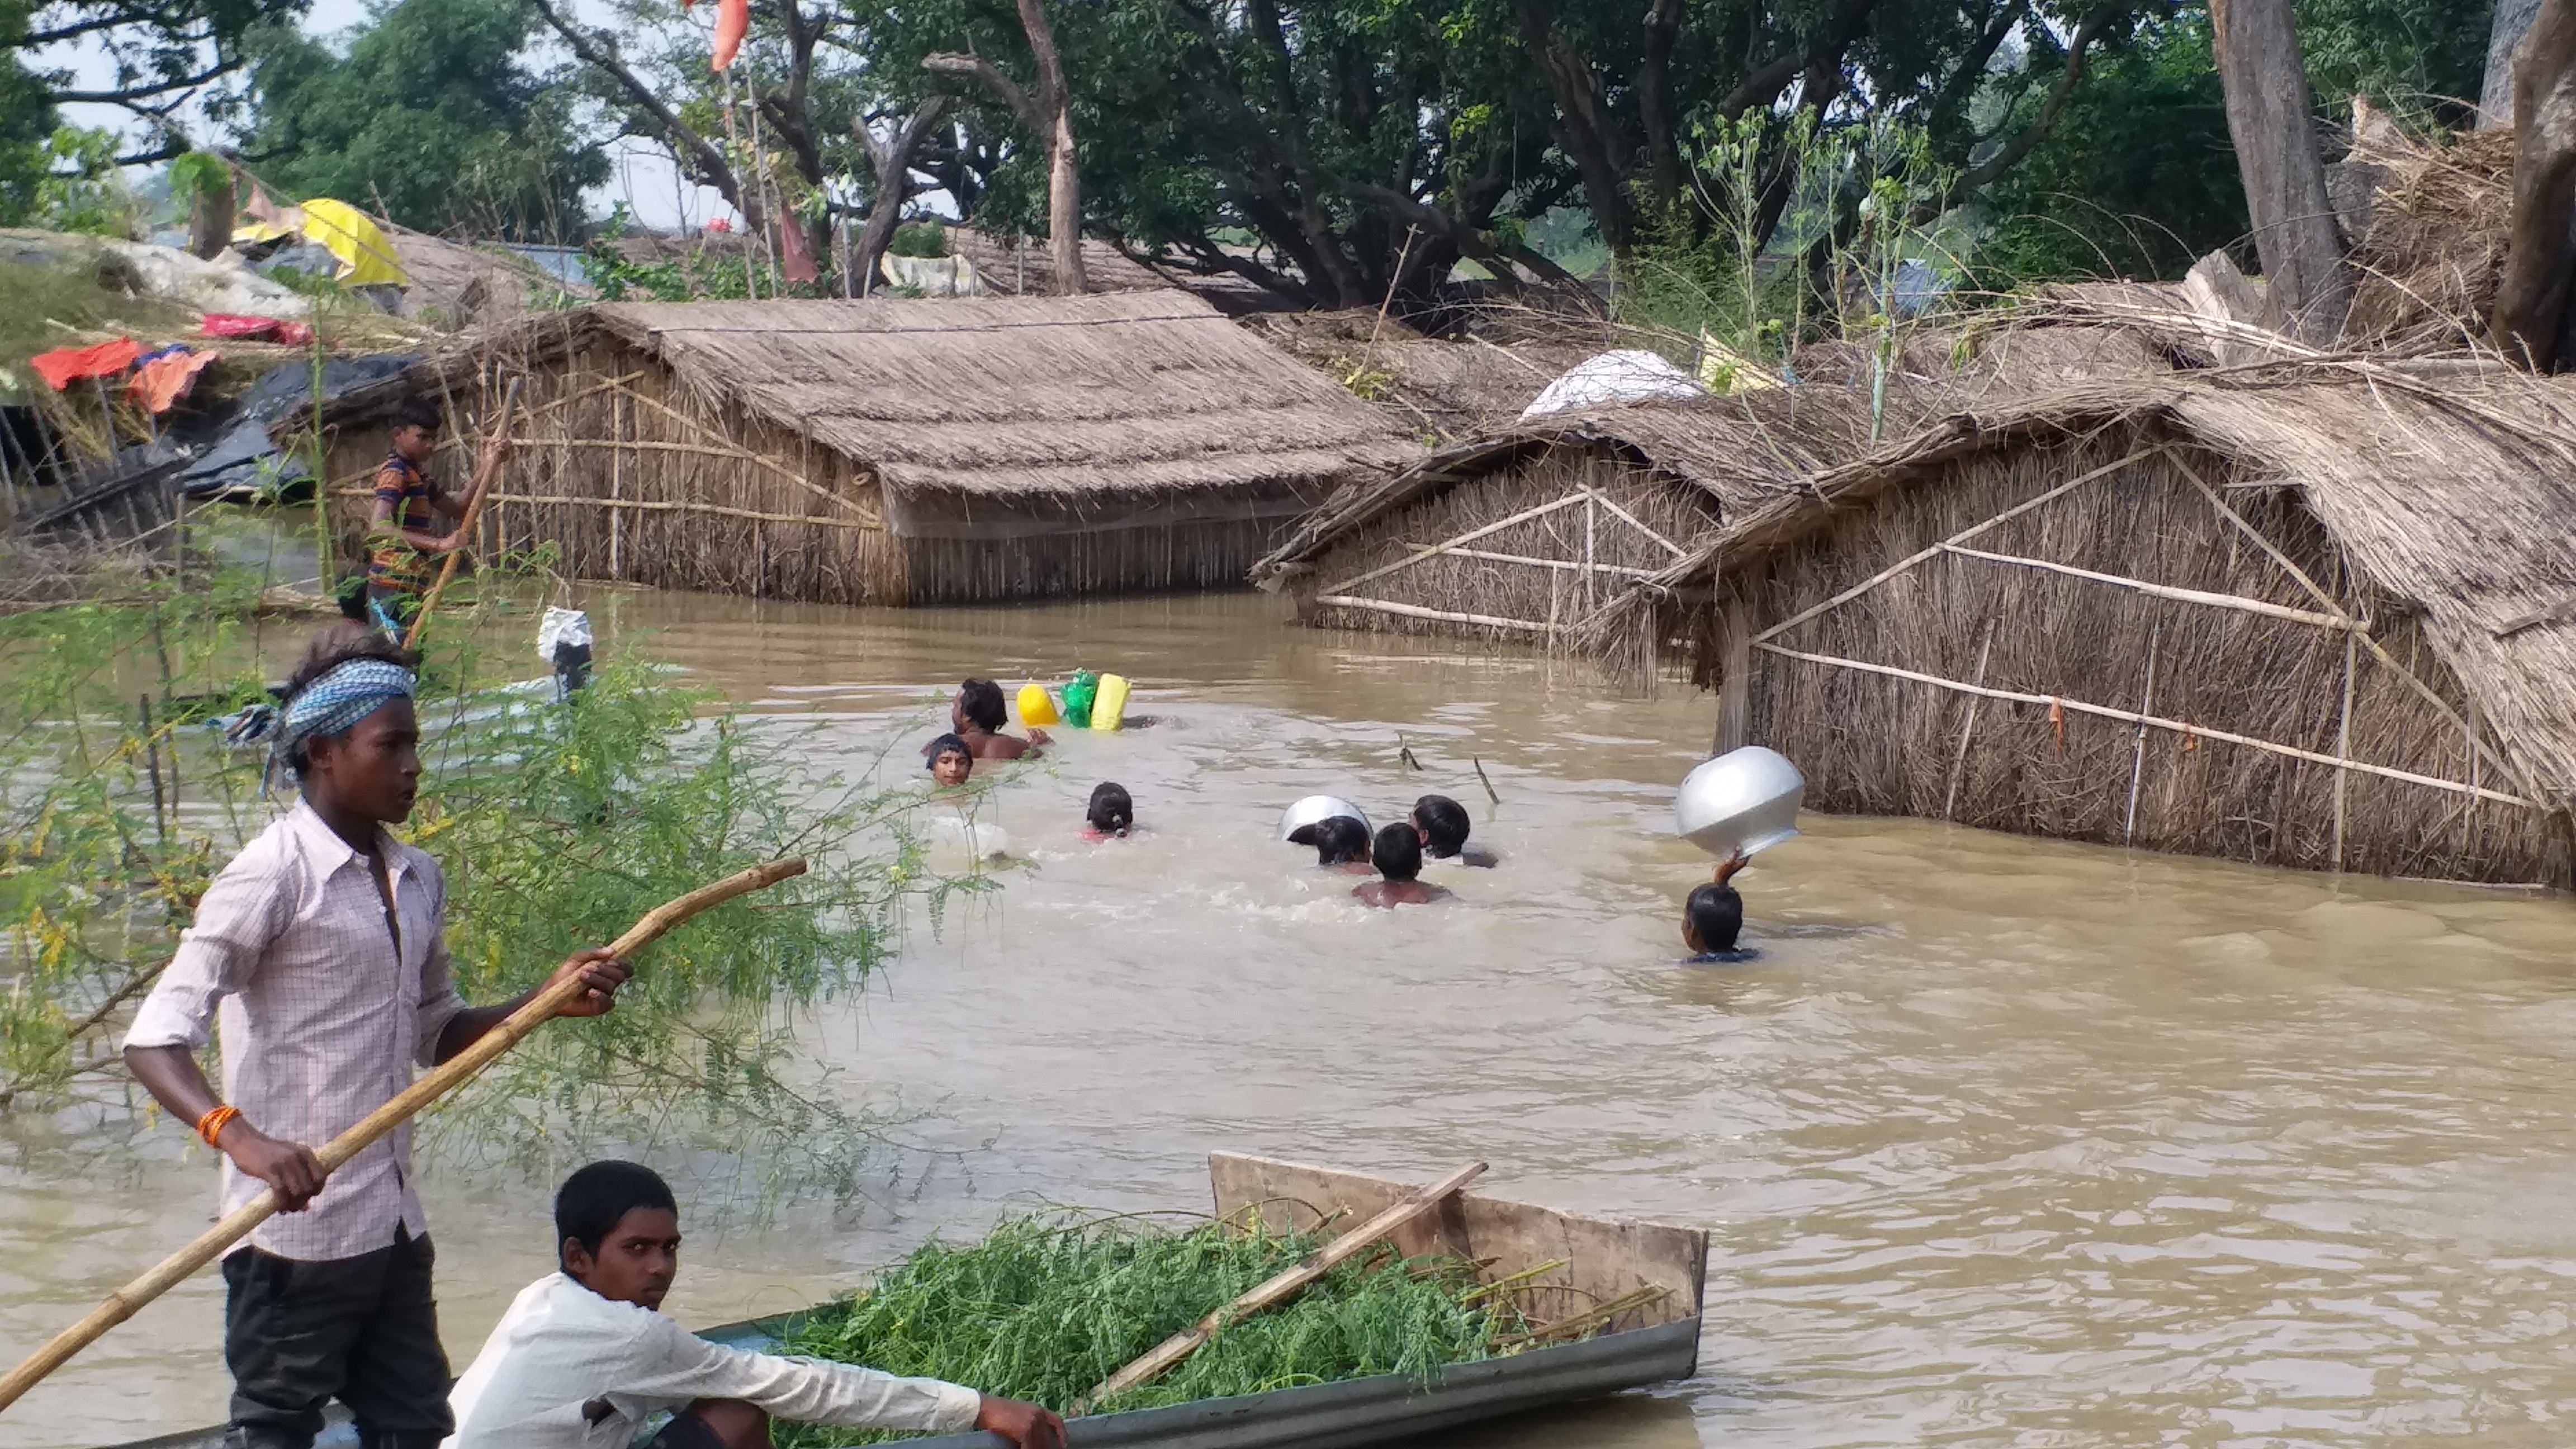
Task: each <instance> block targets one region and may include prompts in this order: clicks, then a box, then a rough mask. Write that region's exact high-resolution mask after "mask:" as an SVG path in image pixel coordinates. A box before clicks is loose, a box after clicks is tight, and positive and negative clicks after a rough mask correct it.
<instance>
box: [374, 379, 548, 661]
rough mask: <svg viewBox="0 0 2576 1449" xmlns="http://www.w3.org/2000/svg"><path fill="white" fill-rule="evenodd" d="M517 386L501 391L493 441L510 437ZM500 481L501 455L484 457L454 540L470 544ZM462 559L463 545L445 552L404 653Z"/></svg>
mask: <svg viewBox="0 0 2576 1449" xmlns="http://www.w3.org/2000/svg"><path fill="white" fill-rule="evenodd" d="M519 382H520V379H518V378H515V377H514V378H511V379H510V385H509V386H508V387H506V388H504V389H502V391H501V420H500V422H499V423H498V424H497V425H496V426H495V427H494V428H493V430H492V434H491V436H493V437H496V438H507V437H509V436H510V415H511V414H512V413H513V412H515V411H517V409H518V406H519ZM500 478H501V455H499V454H497V453H493V454H486V455H485V456H484V459H483V466H482V467H480V468H477V469H475V470H474V482H473V485H472V486H471V487H469V488H467V489H466V491H465V516H464V517H463V518H461V519H458V520H457V523H456V536H457V537H458V538H459V539H461V540H471V539H472V538H473V537H474V524H475V521H476V520H477V519H480V518H481V517H482V516H483V497H484V495H485V494H486V493H488V492H490V491H491V488H492V485H493V484H494V483H497V482H499V481H500ZM464 557H465V545H464V543H462V542H460V543H459V544H458V545H457V546H456V547H455V548H452V549H450V550H448V553H447V562H445V563H443V564H440V565H439V567H438V580H437V582H435V583H433V584H431V585H430V586H429V592H428V593H426V594H423V595H421V599H420V612H419V613H417V614H414V615H412V616H411V627H410V628H409V629H406V630H404V631H403V641H402V642H403V647H404V648H405V649H409V648H411V647H413V646H414V645H416V644H418V643H419V642H420V631H421V628H422V626H424V625H426V624H428V623H429V611H430V610H431V609H433V608H436V607H437V606H438V596H439V595H440V594H443V593H445V592H447V583H448V580H450V579H453V578H455V577H456V565H457V564H458V563H460V562H462V561H463V559H464Z"/></svg>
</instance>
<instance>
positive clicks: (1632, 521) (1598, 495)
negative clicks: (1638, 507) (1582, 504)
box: [1583, 484, 1690, 558]
mask: <svg viewBox="0 0 2576 1449" xmlns="http://www.w3.org/2000/svg"><path fill="white" fill-rule="evenodd" d="M1583 491H1584V492H1586V493H1589V494H1591V495H1592V500H1593V501H1594V502H1595V503H1598V504H1600V505H1601V506H1602V507H1604V508H1607V509H1609V510H1610V511H1611V512H1612V513H1614V514H1616V515H1618V518H1619V521H1620V522H1622V523H1624V524H1626V525H1628V526H1629V527H1630V528H1633V529H1635V530H1637V531H1638V532H1639V533H1642V534H1644V535H1645V536H1646V537H1648V538H1651V539H1653V540H1654V541H1655V542H1657V543H1660V544H1662V545H1663V546H1664V549H1665V551H1666V552H1668V553H1670V554H1671V555H1672V556H1673V557H1675V558H1689V557H1690V550H1689V549H1686V548H1684V547H1682V546H1681V545H1680V544H1678V543H1675V542H1673V541H1672V540H1671V539H1669V538H1666V537H1664V536H1663V535H1662V534H1660V533H1657V532H1655V531H1654V530H1653V529H1651V528H1648V527H1647V526H1646V525H1645V523H1644V522H1643V521H1641V520H1640V519H1639V518H1638V517H1637V515H1635V514H1633V513H1630V512H1629V511H1628V510H1627V509H1624V508H1622V507H1620V506H1619V505H1618V504H1616V503H1613V502H1611V501H1610V495H1609V494H1607V493H1604V492H1602V491H1600V490H1599V489H1597V488H1594V487H1592V486H1591V485H1590V484H1586V485H1584V489H1583Z"/></svg>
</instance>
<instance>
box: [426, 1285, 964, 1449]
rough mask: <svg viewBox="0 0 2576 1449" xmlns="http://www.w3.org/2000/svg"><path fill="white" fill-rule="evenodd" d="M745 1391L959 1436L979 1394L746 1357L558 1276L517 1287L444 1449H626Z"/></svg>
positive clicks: (845, 1423) (839, 1421)
mask: <svg viewBox="0 0 2576 1449" xmlns="http://www.w3.org/2000/svg"><path fill="white" fill-rule="evenodd" d="M695 1399H741V1400H744V1401H745V1402H748V1403H752V1404H757V1405H759V1406H760V1407H761V1408H763V1409H766V1410H768V1411H769V1416H770V1417H771V1418H773V1419H780V1420H785V1421H787V1422H789V1423H797V1424H830V1425H833V1426H836V1427H840V1428H853V1429H915V1430H925V1431H928V1432H930V1433H934V1434H948V1433H954V1432H956V1431H958V1430H960V1429H971V1428H973V1427H974V1426H975V1415H976V1413H977V1411H978V1410H979V1409H981V1408H982V1406H983V1396H982V1395H981V1394H978V1393H976V1392H975V1391H974V1390H973V1389H970V1388H965V1387H963V1386H961V1385H958V1384H951V1383H943V1382H941V1381H940V1380H938V1379H904V1378H896V1377H895V1376H894V1375H892V1374H882V1373H878V1372H877V1371H876V1370H874V1369H864V1368H855V1367H852V1366H851V1365H848V1364H836V1363H817V1362H814V1361H812V1360H809V1359H800V1358H779V1357H777V1356H775V1355H772V1354H765V1353H747V1352H744V1351H743V1350H741V1349H737V1348H726V1347H725V1346H723V1345H722V1344H717V1343H710V1342H708V1341H707V1340H705V1339H703V1338H700V1337H698V1336H697V1335H696V1334H693V1333H691V1332H689V1331H688V1330H687V1329H685V1328H682V1327H681V1326H680V1325H679V1324H677V1323H674V1322H672V1321H671V1320H670V1319H668V1318H665V1317H663V1316H662V1315H661V1314H659V1313H656V1312H654V1311H653V1310H652V1309H649V1308H643V1307H639V1306H637V1305H635V1304H632V1303H619V1302H614V1301H612V1300H610V1299H606V1298H602V1297H600V1296H599V1295H598V1294H596V1293H593V1292H591V1291H590V1290H589V1289H587V1288H584V1287H583V1286H581V1285H580V1284H579V1283H576V1282H574V1281H573V1280H572V1279H570V1278H567V1277H565V1276H564V1275H563V1274H561V1273H549V1274H547V1275H546V1276H545V1277H543V1278H540V1279H538V1280H537V1281H536V1282H534V1283H531V1284H529V1285H528V1286H527V1287H525V1288H523V1289H521V1290H519V1296H518V1297H517V1298H515V1299H513V1300H512V1301H511V1303H510V1311H509V1312H508V1313H505V1314H503V1315H502V1316H501V1322H500V1323H499V1325H498V1326H496V1327H495V1328H494V1329H493V1330H492V1336H491V1337H490V1338H487V1339H485V1340H484V1341H483V1351H482V1352H481V1353H478V1354H476V1355H475V1356H474V1362H473V1364H472V1365H471V1366H470V1367H468V1368H467V1369H466V1370H465V1376H464V1377H463V1378H460V1379H458V1380H457V1381H456V1388H455V1390H454V1392H452V1393H450V1394H449V1395H448V1406H449V1407H450V1408H452V1409H453V1410H454V1411H455V1413H456V1433H455V1434H454V1435H453V1436H452V1437H450V1438H449V1439H448V1441H447V1443H446V1445H445V1446H444V1449H624V1446H625V1445H626V1444H627V1443H628V1441H630V1440H631V1439H633V1438H634V1437H635V1434H636V1432H637V1431H638V1430H639V1429H641V1428H642V1427H643V1424H644V1420H645V1418H646V1417H647V1416H648V1415H650V1414H652V1413H653V1412H654V1411H655V1410H658V1409H673V1410H676V1409H681V1408H685V1407H687V1406H688V1404H689V1403H690V1401H692V1400H695Z"/></svg>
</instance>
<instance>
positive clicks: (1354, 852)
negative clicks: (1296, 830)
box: [1314, 815, 1369, 875]
mask: <svg viewBox="0 0 2576 1449" xmlns="http://www.w3.org/2000/svg"><path fill="white" fill-rule="evenodd" d="M1314 829H1315V864H1317V865H1320V866H1322V867H1324V868H1325V869H1326V870H1338V871H1340V872H1342V873H1343V874H1344V875H1367V874H1368V873H1369V863H1368V860H1369V837H1368V827H1367V826H1365V825H1362V824H1361V823H1359V822H1358V821H1356V820H1353V819H1352V818H1351V817H1349V816H1347V815H1334V816H1330V817H1328V818H1326V819H1323V820H1318V821H1316V822H1315V827H1314Z"/></svg>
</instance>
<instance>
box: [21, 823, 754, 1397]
mask: <svg viewBox="0 0 2576 1449" xmlns="http://www.w3.org/2000/svg"><path fill="white" fill-rule="evenodd" d="M804 873H805V862H804V860H803V859H801V858H797V859H789V860H773V861H771V862H770V863H769V864H767V865H759V866H754V867H752V868H751V869H749V870H746V871H743V872H741V873H739V874H737V875H731V876H727V877H726V878H724V879H723V880H720V881H717V882H716V883H715V884H713V885H708V886H700V887H699V888H698V889H696V890H693V891H691V892H689V893H688V894H687V895H684V896H682V897H680V898H679V899H678V900H674V901H665V902H664V903H662V904H661V905H658V906H655V907H654V908H653V909H652V910H650V911H647V912H645V913H644V915H643V917H642V918H641V919H639V920H637V921H636V923H635V924H634V925H632V926H629V927H628V928H627V929H626V934H625V935H623V936H620V937H618V938H617V939H616V940H615V941H614V942H612V943H610V945H609V948H608V949H609V952H610V953H611V954H612V955H614V956H616V957H617V958H619V959H621V960H623V959H625V958H626V957H629V956H632V955H634V954H635V953H636V952H637V951H640V950H642V949H643V948H644V947H646V946H648V945H650V944H652V942H653V941H654V940H656V939H657V938H659V937H660V936H661V935H662V934H663V933H664V932H666V931H668V930H670V929H671V928H672V927H674V926H677V925H679V924H680V923H681V922H682V921H685V920H687V919H689V918H690V917H691V916H694V915H697V914H698V913H699V912H701V911H705V910H708V909H710V908H712V907H715V906H719V905H722V904H724V903H725V902H726V901H729V900H732V899H733V898H734V897H736V896H741V895H748V894H750V893H751V892H753V891H757V890H767V889H768V888H769V887H771V886H774V885H776V884H778V883H779V882H780V881H783V880H786V879H789V878H790V877H793V876H799V875H803V874H804ZM585 989H586V988H585V987H584V986H583V985H582V982H581V978H580V977H578V976H573V977H568V978H566V979H565V980H563V981H561V982H559V983H557V984H556V985H554V986H553V987H551V988H549V989H548V990H547V991H545V992H544V993H543V994H542V995H540V996H538V997H537V998H536V999H535V1000H533V1001H530V1002H529V1003H528V1004H527V1005H525V1006H522V1007H520V1008H519V1009H518V1010H517V1011H514V1012H512V1013H510V1015H509V1017H508V1019H506V1020H504V1021H503V1022H502V1023H501V1024H500V1025H498V1026H496V1027H494V1028H492V1029H491V1030H490V1031H488V1032H485V1033H484V1034H483V1035H482V1036H481V1037H479V1038H477V1039H476V1040H475V1042H474V1044H473V1045H472V1046H469V1047H467V1048H466V1049H465V1050H463V1051H461V1052H458V1053H457V1054H456V1055H455V1056H453V1057H450V1058H449V1059H448V1060H447V1061H446V1062H445V1063H444V1064H442V1065H441V1066H439V1068H438V1069H437V1070H435V1071H433V1072H431V1073H430V1074H429V1075H427V1076H425V1077H422V1078H421V1079H420V1080H419V1081H416V1082H414V1083H412V1084H411V1085H410V1086H408V1087H406V1088H404V1089H403V1090H402V1091H401V1092H400V1093H398V1094H396V1095H395V1097H394V1099H393V1100H392V1101H390V1102H387V1103H385V1104H384V1105H383V1106H381V1107H378V1108H377V1109H376V1110H374V1111H372V1112H370V1113H368V1114H367V1115H366V1116H365V1117H363V1118H361V1119H359V1121H358V1123H357V1125H356V1126H354V1127H351V1128H350V1129H349V1130H348V1131H346V1132H343V1133H341V1134H340V1135H339V1136H337V1137H334V1138H332V1139H331V1140H330V1142H328V1143H327V1144H325V1145H324V1146H323V1147H322V1148H321V1149H319V1150H318V1151H316V1152H315V1153H314V1154H313V1155H314V1156H315V1157H318V1158H320V1159H321V1162H322V1171H323V1173H324V1174H325V1175H326V1176H327V1175H328V1174H330V1173H333V1172H337V1171H338V1170H339V1169H340V1168H341V1167H343V1166H344V1165H346V1164H347V1163H348V1161H349V1160H350V1159H351V1158H353V1157H356V1156H357V1155H358V1154H359V1153H361V1152H364V1151H366V1150H367V1149H368V1148H370V1147H373V1146H374V1145H375V1144H376V1143H377V1142H378V1141H380V1140H381V1139H382V1138H383V1137H384V1136H385V1135H386V1134H387V1133H389V1132H391V1131H393V1130H394V1129H395V1128H396V1127H399V1126H401V1125H402V1124H403V1123H405V1122H408V1121H410V1120H411V1119H412V1118H413V1117H414V1116H417V1115H418V1114H419V1113H420V1112H421V1110H422V1109H424V1108H426V1107H428V1106H429V1105H430V1104H431V1103H433V1102H435V1101H437V1100H438V1099H439V1098H441V1097H444V1096H446V1095H447V1094H448V1093H449V1092H452V1091H454V1090H455V1089H456V1088H458V1087H460V1086H463V1085H464V1084H465V1083H466V1082H467V1081H469V1080H471V1079H472V1078H473V1077H475V1076H476V1075H477V1074H479V1073H480V1072H481V1071H482V1070H483V1069H484V1068H485V1067H488V1066H490V1065H491V1064H492V1063H493V1062H495V1061H497V1060H499V1059H500V1057H501V1054H502V1053H504V1052H507V1051H508V1050H509V1049H510V1048H512V1047H514V1046H517V1045H518V1044H519V1043H520V1042H521V1041H522V1040H524V1039H526V1037H527V1035H528V1033H530V1032H532V1031H535V1030H536V1029H537V1028H538V1027H540V1026H543V1025H545V1024H546V1023H547V1022H548V1021H551V1020H553V1019H554V1016H555V1014H556V1013H557V1012H559V1011H561V1010H563V1009H564V1008H565V1007H566V1006H568V1005H570V1004H571V1003H572V1000H573V998H574V997H576V996H579V995H580V994H581V993H582V992H583V991H584V990H585ZM276 1211H277V1193H276V1192H275V1190H273V1189H272V1190H269V1191H266V1192H262V1193H261V1194H260V1195H259V1196H257V1197H255V1198H252V1199H251V1200H250V1201H249V1202H246V1203H244V1204H242V1205H241V1206H240V1207H238V1208H236V1209H234V1210H233V1211H232V1212H231V1213H229V1214H227V1215H226V1216H225V1218H224V1220H223V1221H221V1222H219V1223H217V1224H215V1225H214V1226H213V1227H211V1228H208V1229H207V1230H206V1231H205V1232H204V1233H202V1234H200V1235H199V1236H198V1238H197V1240H196V1241H195V1242H193V1243H190V1244H189V1245H188V1246H186V1247H184V1248H181V1249H180V1250H179V1251H178V1252H175V1253H173V1254H171V1255H170V1256H169V1257H167V1258H164V1259H162V1260H161V1262H160V1263H159V1264H158V1265H157V1266H155V1267H154V1268H153V1269H152V1270H151V1271H150V1272H148V1273H145V1274H144V1275H143V1276H142V1277H140V1278H137V1279H135V1280H134V1281H133V1282H131V1283H128V1284H126V1285H125V1286H124V1287H122V1288H119V1289H118V1290H116V1291H115V1292H114V1293H111V1294H109V1295H108V1298H107V1301H106V1302H105V1303H102V1304H100V1305H99V1306H98V1307H97V1308H95V1309H93V1310H91V1312H90V1315H89V1316H88V1317H87V1318H84V1319H82V1320H81V1321H80V1322H78V1323H75V1324H73V1325H72V1326H71V1327H69V1328H66V1329H64V1330H63V1331H62V1332H61V1333H58V1334H56V1335H54V1338H53V1341H52V1342H50V1343H47V1344H46V1345H45V1346H44V1347H42V1348H40V1349H38V1350H36V1351H35V1352H34V1353H32V1354H30V1355H28V1357H27V1360H26V1362H24V1363H21V1364H19V1365H18V1366H17V1367H16V1368H14V1369H11V1370H10V1371H9V1375H8V1377H7V1378H5V1379H0V1409H6V1408H7V1407H9V1406H10V1405H11V1404H14V1403H16V1402H17V1401H18V1399H19V1398H20V1397H21V1396H22V1395H24V1394H25V1393H26V1392H27V1390H29V1389H31V1388H33V1387H35V1386H36V1384H37V1383H38V1382H39V1381H40V1380H42V1379H43V1378H44V1377H45V1375H47V1374H50V1373H52V1372H53V1371H54V1370H56V1369H58V1368H61V1367H62V1366H63V1365H64V1364H65V1363H67V1362H69V1361H70V1360H71V1357H72V1355H73V1354H76V1353H78V1352H80V1351H81V1350H82V1349H84V1348H87V1347H89V1346H90V1345H91V1344H93V1343H96V1342H97V1341H98V1340H99V1339H100V1338H101V1337H102V1336H103V1335H105V1334H106V1332H107V1331H108V1330H109V1329H111V1328H114V1327H115V1326H116V1325H118V1324H120V1323H123V1322H124V1321H125V1320H127V1319H129V1318H132V1317H133V1316H134V1314H135V1310H137V1309H139V1308H141V1307H142V1306H143V1305H144V1304H146V1303H149V1302H151V1301H152V1300H153V1299H155V1298H158V1297H160V1296H161V1295H162V1294H163V1293H165V1292H168V1291H169V1289H170V1287H171V1286H172V1285H173V1284H175V1283H178V1282H179V1281H180V1280H182V1279H184V1278H186V1277H187V1276H188V1275H189V1274H191V1273H194V1272H195V1271H197V1270H198V1269H199V1268H202V1267H204V1266H205V1265H206V1264H208V1263H211V1262H213V1261H214V1260H215V1259H216V1258H218V1257H220V1256H222V1254H223V1252H224V1250H225V1249H226V1248H229V1247H231V1246H232V1245H233V1244H235V1243H237V1242H240V1241H241V1240H242V1239H243V1238H246V1237H248V1236H250V1232H251V1230H252V1229H253V1228H256V1227H258V1226H259V1225H260V1224H261V1223H264V1222H266V1221H268V1219H269V1217H270V1216H271V1215H272V1214H274V1213H275V1212H276Z"/></svg>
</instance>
